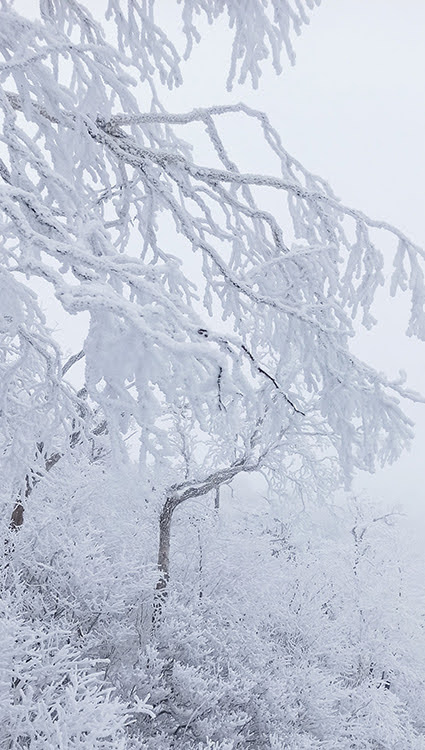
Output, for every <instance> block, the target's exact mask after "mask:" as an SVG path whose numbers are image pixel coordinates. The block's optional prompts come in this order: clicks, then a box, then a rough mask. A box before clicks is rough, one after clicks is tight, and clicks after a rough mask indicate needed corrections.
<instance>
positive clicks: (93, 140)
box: [0, 0, 425, 588]
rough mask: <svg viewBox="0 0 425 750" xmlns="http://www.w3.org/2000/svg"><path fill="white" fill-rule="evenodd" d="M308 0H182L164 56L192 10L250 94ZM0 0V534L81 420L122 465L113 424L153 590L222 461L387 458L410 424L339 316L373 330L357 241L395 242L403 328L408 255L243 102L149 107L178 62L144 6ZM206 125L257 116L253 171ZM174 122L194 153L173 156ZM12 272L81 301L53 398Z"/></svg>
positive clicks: (363, 245)
mask: <svg viewBox="0 0 425 750" xmlns="http://www.w3.org/2000/svg"><path fill="white" fill-rule="evenodd" d="M309 5H310V6H312V5H313V3H312V2H310V3H302V2H292V0H291V1H290V0H288V1H287V2H286V1H285V2H283V1H281V0H273V1H272V2H269V3H267V2H266V3H263V2H260V0H251V1H250V3H249V4H247V3H244V4H240V3H236V2H235V3H233V2H209V1H208V2H197V1H196V0H185V1H184V2H183V3H181V4H180V10H181V19H182V25H183V32H184V35H185V36H186V42H187V44H186V49H185V52H184V54H185V55H186V56H188V55H190V51H191V48H192V45H193V42H194V41H196V42H197V41H199V31H198V30H197V27H196V17H197V15H198V14H205V15H206V17H207V18H208V20H210V21H213V20H214V19H215V18H216V17H218V16H220V15H227V16H228V20H229V24H230V26H231V28H232V29H233V49H232V55H231V66H230V72H229V78H228V85H229V86H231V85H232V83H233V81H234V79H235V76H236V75H238V77H239V80H240V81H241V82H244V81H245V79H247V78H251V80H252V82H253V83H254V85H257V83H258V78H259V75H260V66H261V63H262V61H263V59H264V58H265V57H266V56H267V55H270V54H271V55H272V59H273V64H274V66H275V68H276V69H277V70H279V69H280V55H281V49H282V48H286V51H287V53H288V54H289V56H290V57H291V56H292V54H293V53H292V46H291V38H292V35H293V32H298V31H299V29H300V27H301V25H302V24H303V23H304V22H306V21H307V20H308V18H307V6H309ZM12 6H13V3H11V2H9V0H2V4H1V11H0V13H1V15H0V51H1V62H0V80H1V94H0V106H1V136H0V144H1V145H0V158H1V161H0V176H1V185H0V211H1V224H0V248H1V264H2V276H1V284H2V293H3V289H5V290H6V296H5V297H3V298H4V299H6V301H7V300H8V299H9V297H10V295H11V294H12V296H13V304H10V305H9V304H8V303H7V302H6V306H5V309H4V310H2V315H3V323H2V328H1V330H2V341H3V342H4V343H3V346H2V357H3V359H2V367H3V369H4V372H5V378H4V381H3V383H2V396H3V398H2V413H1V419H2V424H1V429H2V458H1V460H2V462H3V464H4V465H6V464H7V465H10V464H11V461H12V459H13V463H12V466H13V471H10V469H9V470H8V477H9V484H10V485H11V490H10V495H9V497H10V504H11V506H12V507H13V506H15V519H14V521H15V525H16V523H18V524H19V523H20V522H21V521H22V507H21V506H22V504H23V497H24V495H25V492H26V488H27V486H28V481H30V482H31V476H33V475H35V476H37V477H38V478H40V477H42V476H43V475H44V474H45V472H46V468H48V462H49V460H50V458H51V457H52V456H56V457H58V458H59V457H60V456H62V455H64V454H65V453H67V452H69V451H70V450H73V449H74V450H75V451H76V452H78V451H80V452H81V451H83V452H84V450H86V452H87V451H89V450H91V451H93V450H95V451H96V450H98V449H97V448H95V449H94V448H93V444H94V440H95V433H94V431H96V430H97V432H99V431H100V432H105V430H107V434H108V440H109V447H107V448H105V446H104V445H103V444H102V446H101V448H100V449H99V450H101V451H105V450H106V451H108V450H111V451H112V460H113V461H115V462H120V461H123V460H124V461H126V460H128V458H129V457H130V459H131V460H133V459H134V458H135V454H136V448H135V446H134V437H135V436H136V437H137V439H138V448H137V452H138V467H139V469H138V470H139V476H140V494H141V501H142V500H143V498H147V499H148V500H149V502H150V503H152V504H154V505H155V506H156V508H157V512H158V517H159V557H158V565H159V568H160V570H161V574H162V578H161V580H160V582H159V584H158V585H159V588H162V587H164V586H165V583H166V580H167V578H168V575H169V552H170V533H171V531H170V530H171V521H172V518H173V515H174V512H175V509H176V508H177V507H178V506H179V505H180V504H181V503H183V502H185V501H186V500H190V499H192V498H195V497H199V496H202V495H205V494H206V493H208V492H210V491H211V490H216V489H217V488H219V487H220V486H221V485H222V484H224V483H229V482H231V480H232V479H233V478H234V477H235V476H236V475H237V474H239V473H241V472H257V471H258V472H262V473H263V474H264V475H265V476H266V477H267V479H268V481H269V482H271V483H272V484H273V486H274V487H275V488H277V489H279V490H280V491H283V490H284V488H288V487H289V488H290V489H293V488H298V489H299V488H302V491H303V492H307V491H308V488H309V487H311V488H314V492H315V493H317V492H320V491H321V489H322V488H323V486H324V485H325V486H326V491H329V482H330V477H331V475H332V476H334V477H336V476H337V474H338V472H339V474H340V477H343V478H345V480H346V481H349V479H350V477H351V475H352V472H353V470H354V469H365V470H368V471H372V470H373V469H374V466H375V465H376V463H377V462H381V463H382V462H385V461H392V460H394V459H395V458H396V457H397V456H398V455H399V453H400V451H401V449H402V448H403V446H404V445H406V443H407V442H408V440H409V439H410V437H411V435H412V431H411V424H410V422H409V420H408V419H407V418H406V417H405V416H404V414H403V412H402V410H401V409H400V407H399V401H400V397H401V398H403V397H410V398H414V395H412V394H409V393H408V392H407V391H405V390H404V389H403V385H402V383H401V382H398V381H397V382H390V381H388V380H387V379H385V377H384V376H382V375H381V374H378V373H377V372H375V371H374V370H373V369H372V368H370V367H369V366H367V365H366V364H364V363H363V362H361V361H359V360H358V359H357V358H356V357H355V356H353V354H352V353H351V352H350V347H349V343H350V338H351V337H352V336H353V334H354V330H355V325H356V324H357V323H361V324H363V325H365V326H366V327H370V326H371V325H373V323H374V319H373V315H372V312H371V306H372V303H373V300H374V295H375V292H376V289H377V288H378V287H379V286H380V285H381V284H383V280H384V277H383V263H384V261H383V255H382V253H381V251H380V249H379V244H377V243H378V241H379V231H384V232H385V231H386V232H389V233H390V234H392V235H393V236H394V237H395V239H396V241H397V244H398V249H397V252H396V256H395V260H394V264H395V267H394V273H393V278H392V293H393V294H395V293H396V292H397V291H405V290H407V291H408V292H409V293H410V295H411V301H412V305H411V316H410V322H409V329H408V332H409V333H410V334H412V335H415V336H418V337H420V338H424V337H425V316H424V299H425V297H424V294H425V292H424V283H423V260H424V254H423V252H422V251H421V250H420V249H419V248H417V247H415V246H414V245H413V244H412V243H411V242H410V241H409V239H408V238H407V237H406V236H404V235H403V234H402V233H401V232H399V231H398V230H396V229H394V228H393V227H391V226H390V225H388V224H386V223H382V222H377V221H373V220H371V219H369V218H368V217H367V216H365V215H364V214H362V213H361V212H359V211H355V210H353V209H351V208H349V207H347V206H345V205H343V204H342V203H341V202H340V201H339V200H337V199H336V197H335V196H334V194H333V193H332V191H331V189H330V188H329V186H328V185H327V184H326V183H325V182H324V181H323V180H322V179H320V178H318V177H315V176H313V175H311V174H310V173H309V172H308V171H307V170H306V169H304V167H303V166H302V165H301V164H300V163H299V162H298V161H297V160H296V159H294V158H293V157H292V156H291V155H290V154H288V152H287V151H286V150H285V149H284V147H283V145H282V143H281V139H280V136H279V134H278V133H277V131H276V130H275V129H274V128H273V127H272V125H271V124H270V122H269V121H268V119H267V117H266V116H265V115H264V114H262V113H260V112H257V111H254V110H252V109H250V108H248V107H246V106H244V105H243V104H239V105H225V106H220V105H216V106H211V107H210V108H207V109H194V110H192V111H190V112H183V113H171V112H169V111H167V110H166V108H165V107H164V106H163V105H162V103H161V98H162V95H161V91H160V88H159V87H160V86H161V84H167V85H168V86H169V87H172V86H175V85H178V84H179V83H180V82H181V79H182V75H181V65H180V56H179V52H178V50H177V47H176V46H175V43H174V42H173V41H172V39H171V36H172V34H171V33H169V32H168V30H167V29H165V28H161V27H159V26H158V25H157V23H156V21H155V13H156V3H155V2H149V3H147V2H139V0H130V1H129V2H128V3H121V2H118V1H116V0H110V2H109V3H108V4H107V5H106V7H105V8H104V11H105V18H104V19H103V21H102V13H101V11H100V6H99V4H98V3H96V4H95V5H93V10H94V11H95V13H96V17H94V16H92V15H91V13H90V12H89V10H87V9H86V8H85V7H84V6H83V5H82V4H81V3H79V2H76V0H72V2H69V1H67V2H65V0H42V2H40V8H39V14H38V16H37V18H35V19H32V18H31V19H29V18H25V17H23V16H21V15H20V14H19V13H18V12H15V10H14V9H13V7H12ZM33 10H34V9H33ZM248 19H249V21H248ZM253 19H254V21H253ZM102 23H103V26H102ZM176 44H177V42H176ZM226 118H234V119H236V120H237V121H238V123H239V127H243V124H244V121H245V120H247V119H248V120H251V121H254V122H255V123H256V124H257V127H258V137H259V138H262V140H263V141H264V143H265V144H266V146H267V147H268V148H269V149H270V152H271V154H272V155H273V158H274V160H275V171H274V173H273V174H270V175H259V174H252V173H250V172H247V171H241V170H240V169H239V168H238V165H237V164H236V163H235V161H234V159H233V157H232V148H231V144H229V145H227V144H226V143H225V138H224V137H223V135H222V128H221V125H222V123H223V121H224V120H225V119H226ZM194 127H197V128H198V130H199V131H200V133H202V134H203V136H204V137H206V139H207V142H208V149H207V151H206V153H208V160H209V161H208V163H207V164H205V163H198V162H197V160H196V159H195V158H194V155H193V151H192V148H191V145H190V135H189V134H190V133H192V132H193V128H194ZM186 131H187V133H188V135H185V132H186ZM271 192H273V193H276V194H277V195H278V196H279V205H280V208H279V210H278V211H277V212H275V213H272V212H271V211H270V210H269V208H268V197H269V195H270V193H271ZM32 280H34V281H35V280H37V281H38V280H42V283H41V282H39V284H40V283H41V289H42V290H45V289H48V288H50V289H51V293H52V294H54V295H55V296H56V298H57V300H58V301H59V303H60V304H61V306H62V308H63V311H64V313H65V314H67V315H76V314H78V313H80V312H81V311H84V312H86V313H88V314H89V319H90V323H89V329H88V332H87V336H86V338H85V343H84V349H83V352H81V357H83V356H84V358H85V374H84V381H83V382H81V383H80V389H79V390H78V389H77V392H73V391H72V388H71V386H70V385H69V384H67V383H66V379H67V372H68V366H67V365H65V367H64V368H63V369H62V370H61V362H60V356H59V350H58V343H57V342H56V341H55V339H54V336H53V334H52V333H51V332H49V331H48V329H47V327H46V325H45V322H44V321H43V317H42V315H41V313H40V310H39V305H40V302H41V300H40V295H39V300H38V302H37V298H36V296H34V292H31V291H28V284H29V287H31V282H32ZM46 284H47V286H46ZM33 288H36V286H34V284H33ZM38 288H40V286H39V287H38ZM10 290H12V291H10ZM18 290H19V291H18ZM353 321H354V323H353ZM78 356H80V355H78ZM73 361H74V360H71V364H72V362H73ZM62 367H63V364H62ZM64 370H65V373H64ZM22 424H25V430H24V431H22V428H21V425H22ZM133 432H134V433H135V436H134V435H133V439H132V440H128V439H127V438H128V436H129V434H130V433H133ZM76 436H77V437H76ZM21 441H22V442H23V443H24V444H23V445H22V446H21V444H20V443H21ZM40 446H41V449H40ZM40 454H41V455H42V457H43V458H42V462H41V463H42V464H43V465H42V466H41V468H40ZM34 457H35V458H34ZM31 461H32V462H33V463H34V462H35V466H32V465H31ZM37 461H38V464H37ZM337 467H338V468H337ZM37 472H38V475H37ZM28 477H30V479H28ZM17 498H18V499H17ZM16 508H18V510H19V512H18V513H16Z"/></svg>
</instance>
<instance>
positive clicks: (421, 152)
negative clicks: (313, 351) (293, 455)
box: [162, 0, 425, 541]
mask: <svg viewBox="0 0 425 750" xmlns="http://www.w3.org/2000/svg"><path fill="white" fill-rule="evenodd" d="M169 7H170V6H169V5H168V6H167V4H165V5H164V6H162V8H163V10H164V13H168V12H169V11H168V8H169ZM166 9H167V10H166ZM424 38H425V2H424V0H403V2H400V0H322V5H321V6H320V7H319V8H318V9H316V10H315V11H314V13H313V16H312V19H311V23H310V26H309V27H306V28H304V31H303V34H302V36H301V37H300V38H299V39H297V40H296V42H295V49H296V53H297V63H296V66H295V67H294V68H290V67H289V66H288V65H286V66H285V72H284V74H283V75H281V76H280V77H276V76H275V75H274V74H273V72H272V71H271V70H270V69H269V70H268V71H267V72H265V73H264V75H263V79H262V82H261V84H260V89H259V90H258V91H257V92H253V91H251V90H249V88H248V87H244V88H241V87H235V90H234V91H233V92H232V93H231V94H226V93H225V91H224V87H225V75H226V72H227V70H226V69H225V62H226V59H227V57H228V55H229V49H228V38H227V35H226V33H225V32H224V29H222V28H217V27H215V28H214V27H213V28H210V27H207V26H206V27H205V37H204V38H203V42H202V44H201V45H200V48H199V49H197V50H195V51H194V54H193V57H192V58H191V61H190V62H189V64H188V65H187V66H186V68H184V76H185V83H184V86H183V88H182V89H180V90H178V91H176V92H173V93H171V94H167V95H165V96H164V95H162V99H163V101H164V103H165V104H168V105H169V108H170V110H172V111H182V110H186V109H192V108H193V107H196V106H208V105H211V104H216V103H222V102H224V101H239V100H243V101H245V102H247V103H248V104H250V105H251V106H253V107H255V108H257V109H261V110H264V111H266V112H267V113H268V115H269V117H270V119H271V121H272V124H273V125H274V126H275V127H276V128H277V129H278V130H279V132H280V134H281V136H282V140H283V144H284V146H285V148H287V150H288V151H290V152H291V153H292V154H293V155H294V156H296V157H297V158H298V159H299V160H300V161H301V162H302V163H303V165H304V166H305V167H306V168H308V169H309V170H310V171H312V172H314V173H318V174H320V175H321V176H322V177H324V178H326V179H327V180H328V181H329V182H330V184H331V185H332V187H333V189H334V190H335V191H336V193H337V195H338V196H339V197H340V198H341V199H342V200H343V202H344V203H346V204H348V205H352V206H353V207H355V208H359V209H361V210H362V211H364V212H365V213H368V214H369V215H371V216H373V217H374V218H378V219H384V220H387V221H389V222H391V223H392V224H394V225H397V226H398V227H399V228H400V229H402V230H403V231H404V232H405V233H406V234H407V235H408V236H410V237H411V238H412V239H413V240H414V241H416V242H417V243H418V244H420V245H422V246H425V223H424V220H423V214H424V190H423V180H424V175H425V140H424V134H425V45H424ZM236 135H237V139H238V141H239V147H240V150H241V151H242V150H243V149H246V151H247V152H248V153H250V154H251V156H253V154H252V152H253V150H255V149H256V144H255V142H253V141H252V138H251V135H250V133H248V132H247V133H244V132H239V133H237V134H236ZM254 156H255V155H254ZM257 157H258V155H257ZM383 241H384V243H385V239H384V240H383ZM384 247H385V248H386V249H387V251H388V254H389V257H391V251H392V247H391V245H390V243H388V242H387V244H384ZM405 313H406V306H405V305H403V303H400V301H394V300H392V299H390V300H389V299H388V298H385V296H384V295H383V296H382V299H381V300H380V301H379V306H378V314H379V315H380V316H381V317H382V319H383V324H381V325H380V326H378V327H377V329H376V330H375V332H374V333H373V334H372V335H368V334H362V336H361V339H360V341H359V344H358V348H357V351H358V354H359V355H360V356H362V357H363V358H365V359H367V361H369V362H370V363H371V364H373V365H374V366H375V367H376V368H377V369H378V370H384V371H385V372H386V373H387V374H388V375H391V376H397V374H398V371H399V370H400V369H404V370H406V371H407V373H408V383H409V385H410V387H412V388H414V389H416V390H419V391H422V393H423V394H425V343H424V344H422V345H421V344H419V343H417V342H415V341H413V340H411V339H409V340H407V339H406V338H405V337H404V330H405V325H404V324H405V322H406V321H407V319H406V314H405ZM403 326H404V327H403ZM407 411H408V413H409V415H410V416H411V417H412V418H413V419H414V421H415V423H416V438H415V442H414V445H413V447H412V450H411V451H410V453H406V454H405V455H404V456H403V457H402V458H401V459H400V460H399V462H398V463H397V464H396V465H394V466H392V467H388V468H386V469H384V470H380V471H379V472H378V473H377V474H376V475H374V476H373V477H369V476H366V475H361V476H360V477H359V478H358V481H357V482H356V485H355V489H356V490H361V489H362V488H364V489H366V491H367V492H368V494H370V495H371V496H372V497H374V498H376V499H383V500H384V501H385V502H386V503H388V504H389V505H390V506H391V505H400V506H401V507H402V508H403V509H405V510H406V511H407V512H408V514H409V516H410V525H411V526H413V527H416V530H417V531H418V532H419V535H420V537H421V539H422V540H423V541H425V489H424V485H425V482H424V480H425V468H424V467H425V405H423V406H413V407H412V406H409V408H408V409H407Z"/></svg>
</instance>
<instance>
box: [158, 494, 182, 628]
mask: <svg viewBox="0 0 425 750" xmlns="http://www.w3.org/2000/svg"><path fill="white" fill-rule="evenodd" d="M178 504H179V503H178V502H177V501H176V499H175V498H167V500H166V501H165V503H164V507H163V508H162V511H161V515H160V517H159V546H158V572H159V578H158V582H157V584H156V588H155V594H154V603H153V615H152V623H153V626H154V627H155V626H156V625H157V624H158V622H159V620H160V617H161V613H162V607H163V604H164V601H165V599H166V597H167V585H168V580H169V578H170V541H171V520H172V517H173V513H174V510H175V508H176V507H177V505H178Z"/></svg>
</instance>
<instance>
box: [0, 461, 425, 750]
mask: <svg viewBox="0 0 425 750" xmlns="http://www.w3.org/2000/svg"><path fill="white" fill-rule="evenodd" d="M212 505H213V503H211V506H212ZM235 507H236V506H233V507H232V501H231V500H230V499H226V501H225V502H222V504H221V507H220V509H219V510H218V511H215V510H214V509H212V507H211V509H210V508H209V505H208V502H205V503H203V504H202V505H197V506H195V505H192V506H191V507H190V506H188V507H187V508H183V509H182V510H181V511H180V513H179V515H178V516H177V517H176V519H175V535H174V540H173V547H172V582H171V584H170V588H169V595H168V598H167V601H166V603H165V605H164V608H163V612H162V617H161V621H160V622H159V623H157V624H156V627H155V628H152V621H151V618H152V602H153V591H154V587H155V581H156V573H155V551H156V542H157V539H156V533H157V532H156V522H157V515H158V508H157V507H156V505H155V502H154V501H153V500H152V498H149V497H147V496H146V493H143V491H142V490H141V483H140V481H138V477H137V475H136V474H135V473H134V472H133V471H132V470H131V468H129V467H128V466H127V467H125V468H123V469H122V470H121V471H120V472H117V471H116V470H114V472H112V471H108V472H106V471H105V469H104V468H102V466H91V467H90V466H89V465H87V466H85V467H84V466H72V465H68V466H67V467H66V468H64V467H62V470H61V471H52V472H51V475H50V477H49V482H48V485H47V486H46V484H43V485H42V484H41V483H40V485H39V486H38V487H37V488H35V489H34V492H33V494H32V497H31V503H30V505H29V507H28V509H27V514H26V515H27V517H26V523H25V524H24V526H23V528H22V530H21V532H20V534H19V536H17V537H16V535H15V537H12V538H10V540H9V544H10V545H13V550H12V552H11V550H10V549H9V550H8V555H7V560H8V564H7V565H6V567H5V569H4V572H3V576H4V579H5V581H6V582H7V586H8V594H7V596H5V598H4V599H3V604H2V620H1V629H2V643H3V645H4V648H3V659H2V662H3V663H2V678H1V679H2V700H1V707H0V710H1V721H0V725H1V727H2V728H1V732H2V735H1V737H2V743H3V745H4V746H5V747H10V748H16V749H18V748H19V750H21V748H22V749H23V748H27V747H30V748H32V749H34V748H36V749H37V750H38V748H40V750H41V748H45V747H49V748H50V747H51V748H68V747H69V748H81V750H82V749H83V748H84V750H91V749H92V748H94V749H95V750H98V749H99V750H100V749H101V748H102V749H103V748H105V749H106V748H111V750H112V749H113V750H115V748H123V749H124V748H125V749H126V750H129V749H130V748H140V747H143V748H147V749H149V750H154V749H155V750H168V748H170V749H171V748H178V749H179V748H182V749H183V748H211V750H212V749H213V748H215V749H216V750H218V749H220V750H229V749H230V748H250V747H255V748H273V749H276V750H277V748H288V749H289V748H290V749H291V750H301V749H303V750H307V748H309V749H310V748H313V749H315V748H320V749H321V750H336V749H337V748H338V750H339V749H340V748H342V750H345V749H346V750H349V749H350V750H353V749H356V750H357V749H358V750H360V748H370V749H372V748H374V749H376V748H381V749H382V750H384V748H385V750H393V749H394V750H399V748H407V747H409V748H410V747H411V748H415V749H416V748H418V749H419V748H423V747H425V744H424V736H425V735H424V724H423V716H422V707H423V701H424V698H425V691H424V685H423V679H422V677H421V675H423V673H424V672H423V667H424V664H423V635H422V629H421V626H420V617H419V616H420V611H419V609H420V606H418V598H417V597H416V609H417V610H418V611H417V612H416V613H415V612H414V608H413V607H412V601H414V599H415V594H416V592H415V591H414V589H413V587H412V583H411V579H412V573H411V571H410V569H409V567H408V564H407V563H406V561H403V555H402V554H401V553H400V551H399V550H397V545H396V539H395V536H394V533H393V528H392V523H393V517H392V516H386V515H384V516H383V517H379V516H380V515H381V516H382V514H379V512H377V510H376V509H372V508H370V509H364V508H363V510H362V511H361V512H360V510H359V508H358V507H355V508H354V509H353V510H352V512H351V513H350V514H349V513H347V512H345V513H344V514H342V515H341V517H340V518H339V519H337V520H336V519H334V520H333V526H332V527H331V526H330V525H329V524H328V532H327V533H324V532H323V531H321V532H320V533H319V531H318V528H319V527H318V526H317V525H316V526H314V525H313V524H312V523H308V519H307V518H305V517H304V519H303V522H302V524H301V523H298V525H295V526H294V525H293V524H292V525H291V531H289V527H288V525H285V524H283V523H281V522H278V521H277V520H276V519H273V517H272V516H271V515H270V514H269V515H267V514H266V513H263V514H262V515H261V516H260V515H259V514H258V513H257V514H255V513H251V514H246V513H244V514H242V513H240V512H235ZM201 521H202V523H201ZM321 526H322V527H323V524H322V525H321ZM325 526H326V524H325ZM384 591H385V596H383V595H382V593H383V592H384ZM146 700H147V702H148V704H149V705H151V706H152V711H150V709H149V707H148V705H147V704H146Z"/></svg>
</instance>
